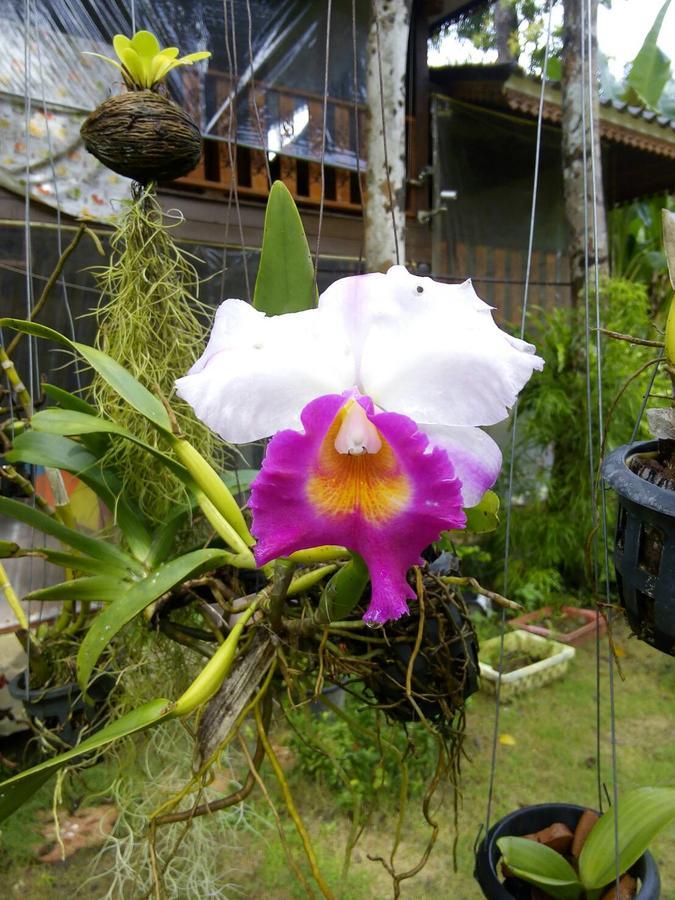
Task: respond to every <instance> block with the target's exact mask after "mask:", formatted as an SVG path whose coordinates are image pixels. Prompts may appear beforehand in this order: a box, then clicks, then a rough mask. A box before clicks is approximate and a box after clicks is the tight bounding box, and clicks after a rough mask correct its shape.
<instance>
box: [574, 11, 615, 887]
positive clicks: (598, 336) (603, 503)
mask: <svg viewBox="0 0 675 900" xmlns="http://www.w3.org/2000/svg"><path fill="white" fill-rule="evenodd" d="M592 4H593V0H585V20H586V41H587V46H588V71H587V75H588V94H587V100H588V107H589V109H588V116H589V118H588V121H589V142H590V149H591V191H592V210H593V217H592V223H593V269H594V272H593V274H594V288H595V326H596V332H595V346H596V365H597V380H598V432H599V434H600V435H601V436H602V435H603V434H604V412H603V392H602V333H601V330H600V329H601V324H602V322H601V311H600V272H599V257H598V197H597V181H596V152H595V149H596V148H595V122H594V118H595V108H594V103H593V98H594V96H595V89H596V85H595V78H594V74H593V29H592ZM582 10H583V7H582ZM582 18H583V16H582ZM582 33H583V28H582ZM584 93H585V92H584ZM585 274H586V278H587V279H588V272H586V273H585ZM600 462H602V460H600ZM599 493H600V512H601V523H600V524H601V527H602V544H603V559H602V562H603V576H604V579H605V602H606V604H607V619H608V626H609V627H608V631H609V633H611V622H612V611H611V602H612V598H611V590H610V567H609V541H608V535H607V497H606V492H605V483H604V481H602V480H601V481H600V485H599ZM608 670H609V718H610V747H611V764H612V811H613V817H614V858H615V865H616V893H617V896H619V894H620V889H619V882H620V880H621V871H620V870H621V865H620V860H619V785H618V779H617V758H616V709H615V697H614V654H613V653H612V650H611V647H610V648H609V653H608Z"/></svg>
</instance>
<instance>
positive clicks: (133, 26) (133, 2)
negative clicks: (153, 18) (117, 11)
mask: <svg viewBox="0 0 675 900" xmlns="http://www.w3.org/2000/svg"><path fill="white" fill-rule="evenodd" d="M131 33H132V34H136V0H131Z"/></svg>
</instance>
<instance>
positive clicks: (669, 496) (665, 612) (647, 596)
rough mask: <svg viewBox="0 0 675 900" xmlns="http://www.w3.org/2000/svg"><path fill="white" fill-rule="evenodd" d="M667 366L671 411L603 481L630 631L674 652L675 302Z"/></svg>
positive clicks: (673, 231)
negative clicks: (610, 495)
mask: <svg viewBox="0 0 675 900" xmlns="http://www.w3.org/2000/svg"><path fill="white" fill-rule="evenodd" d="M663 231H664V244H665V250H666V258H667V260H668V268H669V271H670V279H671V283H672V284H673V286H674V287H675V214H673V213H672V212H669V211H668V210H663ZM664 353H665V368H666V371H667V372H668V374H669V376H670V379H671V382H672V385H673V398H674V399H673V403H672V404H671V406H670V407H669V408H664V409H651V410H648V412H647V418H648V421H649V424H650V427H651V429H652V432H653V433H654V436H655V438H656V440H653V441H646V442H640V443H634V444H625V445H624V446H622V447H619V448H618V449H617V450H615V451H614V452H613V453H610V454H609V456H608V457H607V459H606V460H605V462H604V465H603V476H604V478H605V480H606V481H607V483H608V484H609V485H610V486H611V487H612V488H613V489H614V490H615V491H616V493H617V495H618V500H619V512H618V517H617V526H616V541H615V545H614V564H615V567H616V585H617V592H618V595H619V601H620V603H621V606H622V607H623V609H624V611H625V613H626V616H627V618H628V622H629V624H630V626H631V628H632V629H633V631H634V632H635V634H636V635H637V636H638V637H639V638H641V639H642V640H644V641H646V642H647V643H648V644H651V645H652V646H653V647H655V648H656V649H657V650H661V651H663V652H664V653H668V654H670V655H671V656H673V655H675V302H673V301H671V304H670V311H669V313H668V319H667V323H666V332H665V342H664Z"/></svg>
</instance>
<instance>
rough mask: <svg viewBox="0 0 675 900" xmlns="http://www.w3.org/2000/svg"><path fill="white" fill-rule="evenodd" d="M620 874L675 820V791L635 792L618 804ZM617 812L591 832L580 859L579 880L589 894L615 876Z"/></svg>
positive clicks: (645, 789)
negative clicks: (615, 822)
mask: <svg viewBox="0 0 675 900" xmlns="http://www.w3.org/2000/svg"><path fill="white" fill-rule="evenodd" d="M617 818H618V832H619V846H618V851H619V870H620V872H621V873H623V872H625V871H626V870H627V869H630V867H631V866H632V865H633V863H634V862H636V861H637V860H638V859H639V858H640V857H641V856H642V854H643V853H644V852H645V850H647V848H648V847H649V845H650V844H651V842H652V841H653V840H654V838H655V837H656V835H657V834H658V833H659V832H660V831H661V830H662V829H663V828H665V827H666V825H668V823H669V822H671V821H673V819H675V788H668V787H661V788H656V787H643V788H635V789H634V790H632V791H628V793H626V794H624V796H623V797H621V798H620V800H619V808H618V815H617ZM615 852H616V851H615V847H614V811H613V810H612V809H609V810H607V812H606V813H605V814H604V815H603V816H601V818H600V819H598V821H597V822H596V823H595V825H594V826H593V828H592V829H591V833H590V834H589V835H588V837H587V839H586V843H585V844H584V849H583V850H582V851H581V855H580V857H579V877H580V878H581V881H582V883H583V885H584V887H586V888H587V889H588V890H592V889H595V888H601V887H604V885H606V884H609V883H610V882H611V881H613V880H614V875H615V872H616V863H615Z"/></svg>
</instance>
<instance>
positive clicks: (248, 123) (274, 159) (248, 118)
mask: <svg viewBox="0 0 675 900" xmlns="http://www.w3.org/2000/svg"><path fill="white" fill-rule="evenodd" d="M203 91H206V92H207V96H208V97H209V100H210V103H209V106H213V105H214V104H215V109H216V110H220V109H222V114H221V116H220V117H219V119H218V120H217V122H216V123H215V125H214V127H213V128H212V129H211V133H209V134H208V135H205V136H204V138H203V146H204V150H203V154H202V159H201V161H200V163H199V165H198V166H197V168H196V169H194V171H192V172H190V173H189V174H188V175H186V176H184V177H183V178H179V179H178V180H177V181H176V182H175V184H177V185H180V186H182V187H184V188H186V189H188V190H195V189H196V190H199V191H202V190H203V191H206V190H208V191H217V192H220V193H223V194H225V195H229V193H230V192H231V191H232V190H233V189H234V187H235V184H236V188H237V192H238V194H239V195H240V196H242V197H251V198H260V199H264V198H265V197H267V195H268V193H269V184H268V178H267V169H266V166H265V153H267V156H268V164H269V169H270V175H271V177H272V180H273V181H274V180H275V179H281V180H282V181H283V182H284V184H285V185H286V187H287V188H288V189H289V191H290V192H291V194H292V195H293V197H294V199H295V200H296V201H298V202H301V203H305V204H319V203H320V201H321V193H322V179H321V162H320V158H321V147H322V141H323V128H324V101H323V97H322V96H319V95H317V94H312V93H308V92H303V91H298V90H295V89H287V88H281V87H277V86H269V85H266V84H264V83H258V84H256V89H255V92H253V91H251V90H248V91H247V94H246V98H245V99H244V100H243V101H242V97H241V96H240V97H239V101H238V103H237V108H238V110H239V116H240V121H239V122H238V123H236V122H235V121H234V120H233V118H232V106H231V104H230V101H231V100H232V102H234V100H233V95H232V82H231V79H230V77H229V76H228V75H227V74H226V73H221V72H213V71H209V73H208V75H207V78H206V81H205V82H200V81H199V79H198V77H195V74H194V73H192V72H190V71H188V72H186V73H185V80H184V99H183V105H184V106H185V107H186V108H187V110H188V111H189V112H190V113H191V115H192V116H193V118H195V120H196V121H199V118H200V109H201V97H202V92H203ZM254 103H255V105H254ZM242 104H243V112H244V116H242ZM356 109H357V113H358V132H357V124H356V122H357V119H356V116H355V105H354V103H352V102H349V101H345V100H340V99H336V98H332V97H329V98H328V103H327V107H326V111H325V112H326V122H327V131H328V133H329V134H330V138H331V143H330V146H329V147H328V148H327V152H326V160H325V162H324V167H323V168H324V205H325V206H326V207H327V208H328V209H335V210H343V211H347V212H358V211H360V210H361V190H360V188H359V182H358V177H357V173H356V171H355V160H356V152H357V143H358V144H360V145H361V147H363V144H364V139H365V133H366V107H365V106H364V105H363V104H359V105H357V107H356ZM299 111H300V113H301V119H302V121H301V123H300V124H301V125H302V128H301V129H300V131H299V132H298V133H297V134H296V133H295V128H296V121H297V117H298V112H299ZM242 118H245V121H244V123H243V127H242V121H241V120H242ZM235 125H236V126H237V127H236V128H235ZM407 129H408V140H407V146H408V156H409V157H410V155H411V148H412V153H413V155H414V119H412V118H409V119H408V123H407ZM242 132H243V134H242ZM235 133H236V134H237V136H238V139H239V143H235V142H231V141H230V140H228V136H233V135H234V134H235ZM357 137H358V141H357ZM262 143H265V145H266V146H267V149H266V150H263V149H261V144H262ZM292 144H293V145H295V146H293V147H291V146H290V145H292ZM275 145H276V146H275ZM284 148H286V152H284ZM340 156H342V157H351V159H350V164H349V165H340V164H336V163H335V158H336V157H338V158H339V157H340ZM352 160H354V162H352ZM362 165H364V166H365V164H363V163H362ZM408 168H409V171H416V169H415V161H414V159H410V158H409V159H408ZM361 179H362V183H363V182H364V180H365V179H364V172H363V170H362V171H361Z"/></svg>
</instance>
